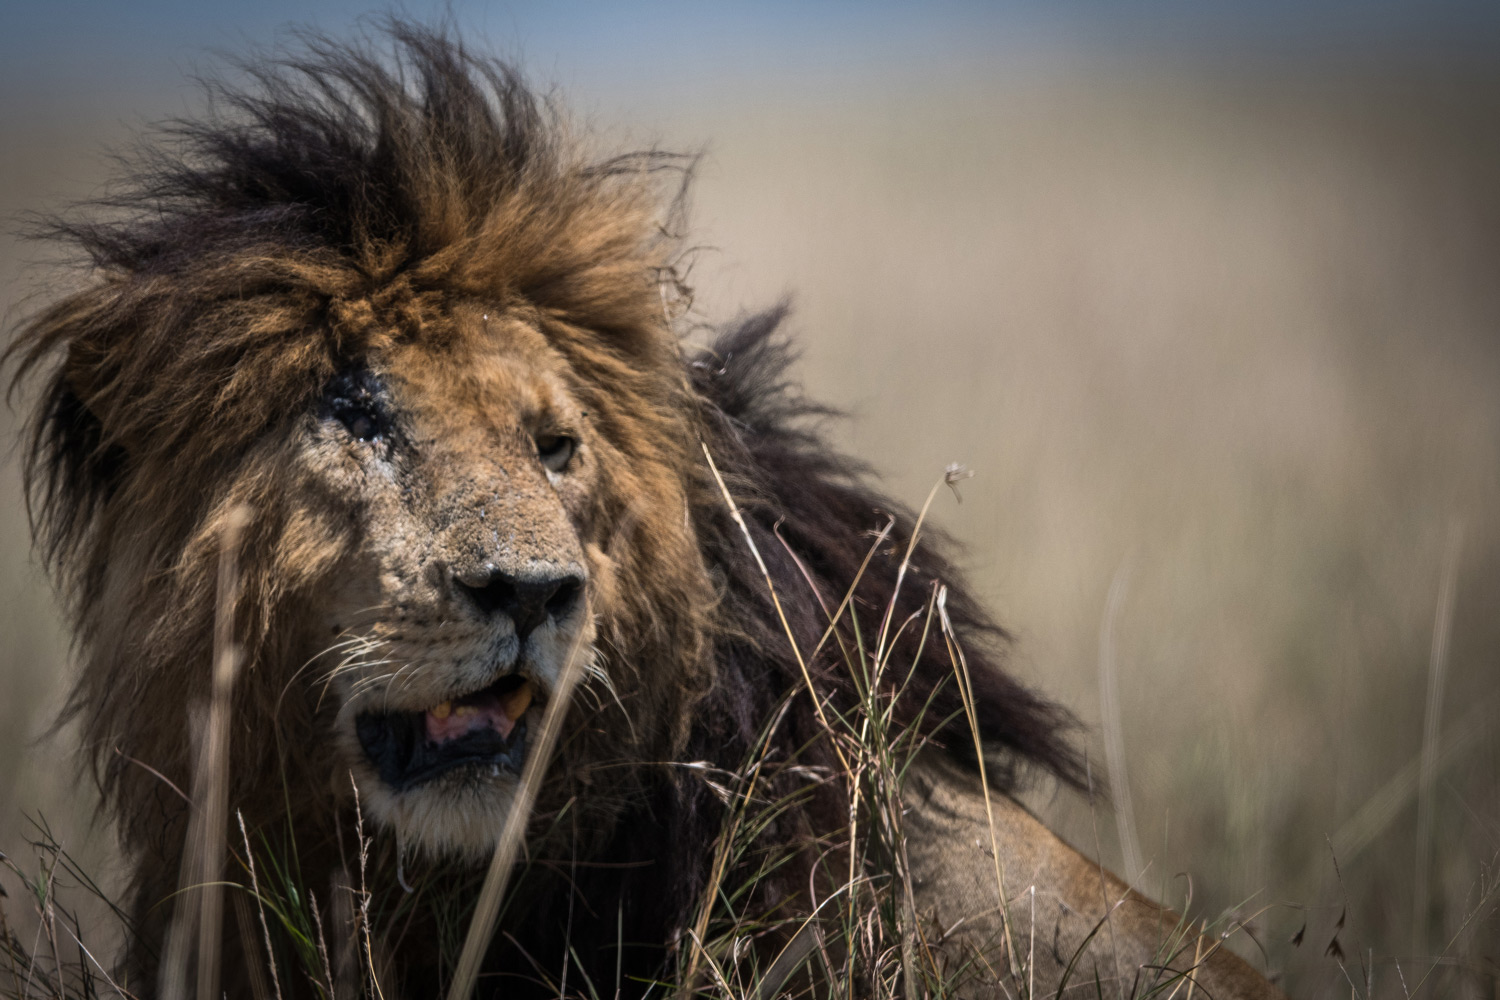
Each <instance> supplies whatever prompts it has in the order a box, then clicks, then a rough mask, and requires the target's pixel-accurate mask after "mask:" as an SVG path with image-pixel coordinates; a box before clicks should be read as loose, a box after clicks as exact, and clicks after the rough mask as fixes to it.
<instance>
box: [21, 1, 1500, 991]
mask: <svg viewBox="0 0 1500 1000" xmlns="http://www.w3.org/2000/svg"><path fill="white" fill-rule="evenodd" d="M404 10H405V12H406V13H408V14H410V15H412V16H415V17H418V18H427V19H432V18H439V17H444V16H446V17H447V18H448V19H449V20H450V21H451V22H452V23H453V24H454V25H455V27H456V28H457V30H458V31H459V32H460V33H461V34H462V35H463V37H465V38H467V39H468V40H469V41H470V42H471V43H472V44H473V45H474V46H475V47H483V48H486V49H489V50H490V51H493V52H496V53H498V54H501V55H504V56H507V57H510V58H513V59H515V60H517V61H518V62H520V63H521V64H522V65H523V66H524V67H525V69H526V71H527V72H528V74H529V75H530V76H531V78H532V79H533V81H534V82H536V83H539V84H542V85H544V86H555V88H556V92H557V94H558V96H559V97H560V98H562V99H563V101H564V102H565V103H566V104H567V105H568V106H570V107H571V108H572V109H573V111H574V112H575V113H576V116H577V119H578V121H579V122H580V123H581V124H582V125H583V126H584V127H585V128H587V129H588V130H589V131H591V132H592V133H593V134H594V135H595V136H596V137H597V142H598V143H599V145H600V148H601V149H608V148H618V147H621V146H629V147H639V146H647V145H657V146H661V147H664V148H671V149H676V150H686V151H690V152H702V153H703V154H704V156H703V160H702V163H701V166H700V169H699V173H698V181H697V185H696V192H695V195H694V212H693V226H692V231H693V242H694V243H696V244H697V245H699V246H700V247H701V248H702V249H700V250H699V251H698V252H697V253H696V254H695V255H694V257H693V260H694V262H695V263H694V269H693V273H692V279H693V282H694V283H695V285H696V286H697V291H698V294H697V299H696V305H695V311H696V315H697V318H700V319H703V320H705V321H723V320H726V319H729V318H732V317H734V316H735V315H737V314H739V313H741V312H743V311H746V310H754V309H758V308H763V307H766V306H768V305H771V304H773V303H775V302H777V301H779V300H781V299H782V298H784V297H787V296H790V298H791V301H792V302H793V304H794V307H795V312H794V316H793V320H792V329H793V330H794V332H795V334H796V336H797V340H798V343H799V344H800V345H801V350H802V355H803V363H802V367H801V377H802V379H803V380H804V382H805V385H806V387H807V390H808V391H809V393H810V394H811V395H813V396H814V397H816V398H818V399H821V400H824V401H827V402H829V403H832V404H833V405H835V406H838V407H841V408H843V409H845V410H846V411H848V412H849V414H850V415H851V418H852V419H850V420H848V421H845V422H841V423H836V424H833V425H831V427H830V433H831V435H832V437H833V439H834V440H835V441H836V442H837V443H838V444H839V445H840V446H842V447H845V448H847V449H849V450H850V451H852V452H854V453H855V454H857V455H859V456H860V457H862V458H863V459H865V460H867V461H868V462H870V463H871V464H872V465H873V466H874V467H876V468H877V469H878V470H880V472H881V473H882V475H883V477H884V481H885V484H886V486H887V488H888V490H889V491H890V492H891V493H892V494H893V495H895V496H896V497H898V498H900V499H901V500H903V501H905V502H906V503H908V504H911V505H914V506H915V505H919V504H920V503H921V501H922V499H923V497H925V495H926V492H927V490H928V488H929V487H930V485H931V484H932V483H933V482H934V481H935V480H937V479H938V478H939V477H940V476H941V475H942V473H943V470H944V468H945V467H946V466H947V465H948V464H949V463H952V462H961V463H964V464H965V465H966V466H967V467H968V468H969V469H970V470H972V471H973V472H974V477H973V478H972V479H970V480H967V481H965V482H963V483H962V484H961V486H960V490H961V491H962V497H963V499H962V502H961V503H959V502H957V501H956V500H955V499H954V498H953V497H952V496H951V495H950V494H948V493H947V492H946V491H944V492H943V493H942V494H941V495H940V496H939V498H938V501H937V503H936V505H935V509H936V511H937V514H936V519H937V521H938V522H939V523H940V524H941V525H942V526H944V527H945V528H947V529H948V530H950V531H951V532H952V534H953V535H954V537H955V538H956V539H957V541H958V542H959V544H960V545H961V546H962V551H963V562H964V563H965V565H966V566H967V568H968V570H969V572H970V573H971V574H972V578H973V580H974V582H975V583H976V585H977V586H978V589H979V590H980V591H981V593H982V594H983V595H984V596H985V597H986V598H987V599H988V600H989V601H990V602H991V603H992V604H993V606H994V607H996V608H997V610H998V611H999V613H1000V615H1001V618H1002V620H1003V621H1005V622H1007V623H1008V624H1009V625H1011V626H1012V627H1013V629H1014V631H1015V633H1016V636H1017V645H1016V650H1015V656H1014V664H1015V667H1016V669H1017V670H1018V671H1019V672H1020V673H1022V674H1023V675H1024V676H1025V677H1026V678H1028V679H1029V680H1030V681H1031V682H1033V683H1034V684H1036V685H1037V686H1039V687H1041V688H1043V689H1045V690H1046V691H1048V692H1050V693H1051V694H1052V695H1054V696H1055V697H1057V698H1058V699H1059V700H1061V701H1062V702H1063V703H1065V704H1066V705H1067V706H1068V707H1070V708H1071V709H1072V710H1073V711H1074V712H1076V713H1077V714H1078V716H1079V717H1080V718H1081V719H1082V720H1083V721H1084V723H1085V724H1086V726H1087V729H1086V732H1085V739H1086V740H1087V745H1088V747H1089V758H1090V761H1091V762H1092V763H1093V764H1094V765H1095V766H1096V768H1097V772H1096V773H1097V774H1098V776H1099V777H1098V780H1099V784H1100V788H1101V790H1108V791H1109V792H1110V793H1111V796H1112V799H1113V801H1114V807H1111V806H1107V805H1104V804H1102V803H1100V802H1098V801H1092V802H1091V801H1090V799H1089V798H1088V797H1087V796H1079V795H1074V794H1072V793H1064V792H1059V791H1057V790H1056V789H1055V788H1052V787H1050V786H1047V785H1041V786H1038V787H1036V788H1033V789H1031V790H1030V791H1029V793H1028V803H1029V804H1030V805H1031V806H1032V807H1033V808H1035V809H1036V810H1037V811H1038V812H1039V813H1040V814H1041V815H1042V816H1043V817H1044V818H1045V819H1046V820H1047V821H1048V822H1049V823H1051V824H1052V825H1053V826H1054V827H1056V828H1057V829H1059V830H1060V831H1062V832H1063V833H1064V835H1065V836H1067V837H1068V838H1069V839H1070V840H1071V841H1072V842H1073V843H1075V844H1077V845H1078V846H1080V847H1081V848H1083V849H1084V850H1085V852H1086V853H1090V854H1096V855H1099V856H1101V857H1102V858H1103V859H1104V860H1105V861H1106V862H1107V863H1108V864H1110V865H1111V866H1112V867H1114V868H1116V869H1117V870H1119V871H1120V872H1121V873H1122V874H1124V875H1126V876H1128V877H1130V878H1132V879H1133V880H1135V882H1136V884H1137V885H1139V886H1141V887H1142V888H1143V889H1145V890H1146V891H1148V892H1150V893H1152V894H1154V895H1158V896H1161V897H1164V898H1166V899H1168V900H1169V901H1171V902H1173V903H1174V904H1175V905H1178V906H1182V905H1184V901H1185V898H1186V896H1187V894H1188V893H1189V892H1191V894H1192V899H1191V905H1192V910H1193V912H1194V913H1196V914H1198V915H1200V916H1202V917H1204V918H1207V919H1209V920H1214V919H1216V918H1221V919H1222V918H1223V917H1224V915H1225V914H1229V915H1231V916H1232V917H1234V918H1236V919H1245V920H1249V921H1250V924H1251V927H1252V928H1253V930H1254V934H1255V938H1256V940H1257V941H1258V943H1259V948H1260V949H1262V950H1263V952H1264V954H1263V955H1258V954H1257V946H1256V945H1255V944H1251V943H1248V942H1245V941H1243V940H1241V943H1240V945H1239V946H1238V950H1241V951H1242V952H1245V953H1247V954H1249V955H1251V956H1254V957H1255V960H1256V961H1257V962H1258V963H1261V964H1262V966H1263V967H1265V966H1269V968H1270V969H1271V971H1272V972H1273V973H1275V974H1276V975H1277V976H1279V977H1280V979H1281V981H1282V983H1283V984H1284V985H1285V986H1286V987H1287V988H1288V989H1289V991H1290V992H1291V993H1292V994H1293V995H1294V996H1308V997H1321V996H1347V995H1350V991H1351V990H1352V991H1353V993H1354V994H1355V995H1358V996H1365V995H1367V994H1368V993H1369V992H1371V991H1372V989H1373V994H1374V995H1378V996H1392V997H1395V996H1405V995H1407V992H1408V991H1410V992H1413V993H1416V992H1421V993H1424V994H1425V995H1428V996H1460V997H1462V996H1476V997H1478V996H1483V997H1494V996H1500V978H1497V977H1500V918H1497V915H1496V909H1495V908H1496V902H1497V895H1496V884H1497V879H1500V392H1497V390H1500V6H1496V5H1493V4H1484V5H1481V4H1467V3H1460V2H1437V3H1425V4H1418V3H1414V2H1413V3H1397V2H1366V3H1353V2H1325V3H1311V4H1307V3H1298V4H1293V3H1285V2H1280V0H1278V2H1274V3H1268V4H1258V5H1253V7H1252V6H1251V5H1231V4H1228V3H1208V4H1203V3H1187V2H1167V0H1125V2H1122V3H1114V4H1100V3H1087V2H1068V3H1061V4H1052V3H1042V2H1040V0H1038V2H1034V3H1028V2H1010V3H990V4H978V3H974V4H968V3H946V4H934V5H928V6H924V7H921V8H914V7H904V6H897V5H895V4H887V3H878V2H877V3H860V4H855V3H831V4H825V5H819V6H817V7H815V8H814V7H808V6H803V5H798V4H791V3H772V4H762V5H758V6H756V7H755V8H753V9H748V8H742V7H738V6H730V5H723V4H687V3H680V4H667V3H656V4H646V5H638V6H633V7H630V8H628V9H627V8H626V7H624V6H621V5H607V4H603V3H599V4H589V3H576V2H575V3H560V4H559V3H549V4H541V3H537V4H527V3H477V2H470V0H451V2H448V3H446V4H435V3H434V4H430V5H423V4H421V3H413V4H410V5H408V6H407V7H406V8H404ZM367 12H368V8H367V7H365V6H364V5H362V4H359V3H354V2H346V0H328V2H322V0H315V2H313V3H310V4H308V3H295V4H294V3H291V2H288V0H270V2H267V3H263V4H261V5H259V6H258V7H257V8H255V9H254V10H250V9H249V8H243V9H239V8H237V9H234V10H233V12H232V13H231V12H230V8H228V7H227V6H221V5H212V4H202V3H188V2H185V0H143V2H136V3H132V4H129V5H125V4H106V3H104V2H99V0H95V2H88V0H54V2H49V3H46V4H43V3H16V2H14V0H12V2H10V3H8V4H7V5H6V6H5V8H4V11H3V14H0V25H3V30H0V218H3V219H4V220H6V225H5V227H4V228H5V232H4V233H3V235H0V310H3V315H4V316H5V318H6V322H7V330H8V329H9V328H10V327H11V326H13V325H14V323H15V321H16V320H17V319H18V318H19V317H20V316H23V315H25V313H26V312H27V311H28V310H29V309H30V308H32V307H34V306H35V305H36V304H38V303H40V302H45V301H47V300H48V298H49V296H53V295H56V294H58V293H60V292H62V291H65V290H66V289H67V288H68V287H69V283H70V282H72V281H76V280H78V275H77V274H70V273H64V272H61V271H59V270H57V269H56V268H53V267H49V266H48V265H47V260H48V258H49V255H50V254H51V250H50V249H49V248H47V247H45V246H41V245H37V244H32V243H27V242H24V241H22V240H20V239H19V238H17V237H16V235H15V233H16V231H17V229H18V226H19V225H20V223H21V222H22V221H23V220H22V219H21V218H20V213H23V212H26V211H32V210H38V209H42V210H48V209H51V210H55V209H59V208H63V207H66V206H67V205H69V204H70V203H72V202H76V201H78V200H80V199H84V198H88V197H91V196H97V195H99V194H101V193H103V191H104V188H103V186H102V185H103V184H104V181H105V180H106V178H108V177H110V176H111V175H112V171H113V169H114V168H113V166H112V161H111V160H110V158H109V155H108V154H109V152H110V151H111V150H118V149H120V148H121V147H122V145H124V144H128V143H129V142H130V141H131V138H132V136H135V135H137V134H138V133H139V132H140V131H141V129H142V128H143V127H145V126H146V125H148V124H149V123H150V122H152V121H157V120H160V119H162V118H165V117H170V116H172V115H180V114H191V113H194V112H196V111H197V110H199V109H200V108H201V103H200V99H199V91H198V89H197V86H196V85H195V84H194V83H193V80H192V78H193V76H194V74H196V73H199V72H203V71H209V72H212V71H217V70H218V69H219V68H221V66H222V63H221V62H220V60H219V59H218V58H217V57H216V56H215V54H214V53H215V51H216V50H217V51H227V52H233V53H242V52H244V51H246V50H247V49H248V48H250V47H254V46H266V45H275V44H279V43H286V42H288V41H289V40H290V37H291V36H290V33H289V32H288V30H287V28H286V25H287V24H289V23H292V22H300V23H303V24H311V25H314V26H317V27H320V28H322V29H324V30H328V31H332V32H334V33H336V34H343V33H347V32H348V31H349V30H350V28H351V26H353V25H355V24H356V22H357V20H358V18H359V16H360V15H361V14H364V13H367ZM7 335H8V334H7ZM13 406H14V410H12V411H9V412H7V413H6V414H4V416H3V417H0V420H3V423H4V426H3V428H0V431H3V438H4V440H5V441H7V442H10V441H13V440H14V439H15V437H16V428H17V425H18V422H19V419H20V418H19V417H18V416H17V414H24V412H25V409H26V399H25V398H24V396H23V397H21V398H19V399H17V400H15V401H14V403H13ZM4 456H5V463H4V465H3V467H0V851H6V852H10V853H13V854H15V855H17V856H19V857H24V856H25V855H26V852H27V848H26V846H25V840H26V837H27V836H28V831H29V830H30V828H29V826H28V822H29V821H28V820H27V819H26V817H27V816H30V817H33V818H35V817H36V816H38V815H44V816H45V817H46V820H47V822H49V823H50V824H51V826H52V828H53V830H54V832H56V833H57V834H58V836H59V837H60V838H61V839H62V840H63V841H64V843H65V846H67V847H68V848H69V849H70V850H72V851H73V852H75V853H76V854H77V855H78V856H79V857H80V858H82V859H85V860H86V861H88V862H90V863H92V864H94V865H96V866H97V868H98V870H100V871H105V872H107V871H109V870H110V867H111V865H113V864H114V862H113V861H112V860H111V853H110V847H109V830H108V828H107V826H105V825H103V824H100V823H99V822H97V821H96V820H95V815H94V814H95V808H96V803H95V800H94V798H93V796H92V792H91V790H90V788H89V787H88V785H87V783H86V782H84V781H82V780H80V779H79V778H78V777H77V766H78V764H79V759H78V756H77V751H76V747H75V745H74V743H72V742H70V739H69V737H68V734H67V733H64V734H62V735H60V736H56V737H52V738H43V737H44V734H45V733H46V731H47V728H48V726H49V724H50V721H51V719H52V717H53V716H54V714H55V713H56V710H57V708H58V706H59V705H60V703H61V699H62V697H63V695H64V692H65V690H66V687H67V683H68V677H69V668H68V646H67V639H66V632H65V629H64V627H63V625H62V623H61V621H60V618H59V616H58V613H57V611H56V609H55V606H54V602H53V600H52V597H51V592H50V588H49V586H48V584H47V582H46V580H45V577H44V575H43V574H42V573H41V571H40V570H39V568H38V567H37V565H36V562H35V560H34V558H33V557H32V556H31V554H30V547H29V540H28V533H27V528H26V517H25V513H24V505H23V499H22V494H21V489H20V484H19V475H18V462H17V453H16V450H15V448H14V447H13V446H11V447H9V448H8V449H7V450H6V451H5V452H4ZM1106 772H1108V777H1106V776H1105V774H1106ZM30 832H34V831H30ZM1335 862H1337V867H1336V866H1335ZM0 884H7V885H10V886H11V888H12V889H14V883H13V882H10V883H6V882H4V880H3V879H0ZM1299 930H1302V933H1301V934H1299ZM1335 940H1336V941H1337V946H1336V947H1335V946H1334V945H1333V944H1332V942H1334V941H1335ZM1298 941H1300V944H1298V943H1297V942H1298ZM1424 977H1425V982H1423V980H1424ZM1419 983H1420V984H1421V985H1420V986H1419V985H1418V984H1419Z"/></svg>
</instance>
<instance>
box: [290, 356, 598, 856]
mask: <svg viewBox="0 0 1500 1000" xmlns="http://www.w3.org/2000/svg"><path fill="white" fill-rule="evenodd" d="M527 333H528V331H526V330H525V329H524V328H521V329H520V330H519V331H518V333H517V336H516V338H515V342H510V343H505V342H502V344H503V347H502V348H497V349H496V350H493V351H489V352H486V353H484V354H483V355H480V356H472V355H471V356H466V357H461V358H454V357H443V358H434V357H432V356H431V355H430V354H419V353H418V352H417V351H416V350H415V349H412V348H400V347H392V348H390V349H389V350H388V351H387V352H385V353H383V354H376V355H374V356H372V357H370V358H368V359H361V360H360V361H359V362H358V363H357V365H356V366H355V367H354V368H353V369H352V374H351V373H350V372H348V371H346V372H345V373H341V375H340V376H339V377H338V378H337V379H335V380H334V383H332V384H331V386H330V389H329V390H328V391H327V392H325V401H324V405H323V409H322V412H320V413H318V414H317V415H316V418H315V420H314V421H312V422H311V424H310V425H309V435H308V439H307V448H306V450H305V457H306V460H307V462H308V464H309V466H310V467H311V468H312V469H313V470H314V472H315V473H316V474H317V475H318V476H319V477H320V478H322V479H323V480H324V481H325V482H326V484H327V486H328V488H329V490H330V492H331V493H332V494H334V495H337V496H340V497H342V498H343V499H344V500H345V501H346V502H347V503H348V505H349V508H350V513H351V514H352V515H353V516H354V517H355V519H356V520H357V521H358V522H359V524H360V527H361V538H360V541H359V543H358V551H357V554H356V555H354V557H353V558H351V559H350V560H348V561H347V563H346V564H345V566H344V567H342V568H341V571H340V573H339V575H338V578H337V579H334V580H331V581H330V585H329V587H328V590H327V592H326V593H325V595H324V597H323V600H322V606H320V607H319V608H318V609H316V613H315V614H314V620H319V621H321V622H322V623H323V625H322V626H321V627H322V628H323V629H324V636H325V637H326V639H327V642H328V646H327V648H326V649H325V650H323V651H322V654H321V655H320V656H318V657H317V658H316V668H315V671H314V672H313V673H314V675H315V676H316V677H317V678H318V682H317V684H315V685H313V688H314V690H312V691H310V692H309V693H310V694H311V695H312V696H313V697H321V698H324V699H325V704H326V703H327V700H334V703H335V704H336V706H337V708H336V712H335V718H334V722H333V725H334V731H335V743H336V745H337V747H338V749H339V753H340V756H341V758H342V759H340V760H337V761H333V762H332V763H333V764H334V766H335V769H336V770H335V775H337V774H338V773H343V772H345V771H348V772H350V773H352V775H353V778H354V782H355V785H356V787H357V790H358V793H359V795H360V798H361V803H362V805H363V807H364V809H365V811H366V814H367V815H369V816H372V817H373V818H374V820H375V822H376V823H378V824H380V825H383V826H385V827H388V828H390V829H392V830H394V831H395V832H396V834H397V835H398V837H399V838H400V839H401V841H402V842H403V843H405V844H406V845H409V846H412V847H416V848H418V849H421V850H423V851H424V852H426V853H428V854H432V855H455V854H456V855H461V856H468V857H471V858H475V857H482V856H484V855H487V854H488V853H489V851H490V850H491V849H492V848H493V845H494V843H495V841H496V839H497V837H498V836H499V832H500V829H501V827H502V825H503V823H504V821H505V818H506V816H507V815H508V813H509V811H510V809H511V806H512V803H513V800H514V797H515V792H516V788H517V785H518V781H519V777H520V773H521V771H522V769H523V767H524V766H525V763H526V760H527V753H528V751H529V749H530V742H531V740H532V739H533V738H534V737H535V735H536V734H537V733H538V732H539V729H540V722H541V718H542V713H543V711H544V708H545V706H546V704H547V702H548V700H549V698H550V697H551V696H552V694H553V692H555V691H556V690H557V686H558V682H559V679H560V677H561V675H562V673H563V671H564V670H565V669H588V668H590V667H591V666H592V665H593V660H594V651H593V639H594V624H593V616H592V614H591V613H590V609H589V604H590V600H589V596H588V590H589V587H590V579H591V576H592V575H593V573H592V572H591V570H592V567H591V566H590V565H589V559H588V558H587V557H586V554H585V553H586V549H587V543H588V538H587V535H586V532H587V528H586V525H585V521H586V520H587V518H586V511H587V510H588V508H589V498H590V496H591V494H592V491H593V486H594V482H595V479H596V477H597V473H596V471H595V468H594V466H595V464H596V463H595V462H594V460H593V459H594V456H593V455H591V454H590V449H591V435H590V434H589V433H588V429H587V427H586V414H583V413H581V412H579V410H578V408H577V407H576V405H575V404H574V403H573V401H572V400H571V399H570V397H569V395H568V392H567V390H566V386H565V383H564V382H563V380H562V379H561V378H560V377H558V374H557V371H556V366H557V362H556V360H555V359H553V358H551V357H549V356H548V353H547V351H546V350H545V345H541V344H539V343H537V342H536V340H535V338H531V337H528V336H527ZM395 373H399V376H398V375H397V374H395ZM558 438H565V439H566V441H567V442H570V444H568V445H567V447H568V448H569V450H570V455H569V457H568V459H567V461H565V462H560V461H558V457H559V455H558V449H559V447H560V446H559V445H557V443H556V439H558ZM538 442H541V445H539V444H538Z"/></svg>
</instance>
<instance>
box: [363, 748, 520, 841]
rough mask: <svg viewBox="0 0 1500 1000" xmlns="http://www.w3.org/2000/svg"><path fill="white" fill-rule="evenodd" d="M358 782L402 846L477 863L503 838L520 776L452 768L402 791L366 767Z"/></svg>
mask: <svg viewBox="0 0 1500 1000" xmlns="http://www.w3.org/2000/svg"><path fill="white" fill-rule="evenodd" d="M356 781H357V784H358V787H359V794H360V799H361V802H362V804H363V805H364V808H365V809H366V810H367V814H368V815H369V816H370V817H371V818H372V819H373V820H374V821H375V823H376V824H377V825H379V826H382V827H384V828H386V829H389V830H391V831H393V832H394V833H395V834H396V836H397V838H398V839H399V840H400V842H401V844H402V846H403V849H416V850H418V851H420V852H421V853H423V854H425V855H427V856H428V857H431V858H460V859H464V860H468V861H473V862H476V863H478V862H482V861H484V860H486V859H487V858H488V857H489V856H490V854H491V852H492V851H493V850H494V848H495V842H496V841H497V840H499V839H500V830H501V828H502V827H504V825H505V819H506V817H507V816H508V815H509V814H510V810H511V807H512V805H513V804H514V802H515V796H516V788H517V786H518V784H519V782H520V779H519V778H518V777H517V776H516V775H515V774H512V773H510V772H508V771H497V772H495V773H492V772H491V771H489V770H485V769H483V768H480V767H477V766H474V767H459V768H454V769H451V770H449V771H447V772H446V773H444V774H442V775H440V776H438V777H436V778H434V779H432V780H431V781H428V782H425V783H424V784H421V785H418V786H416V787H413V788H408V789H405V790H399V791H398V790H396V789H393V788H391V787H390V786H389V785H387V784H386V783H385V782H384V781H382V780H381V779H380V777H379V776H378V775H375V774H371V773H368V772H367V773H365V774H363V775H357V776H356Z"/></svg>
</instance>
